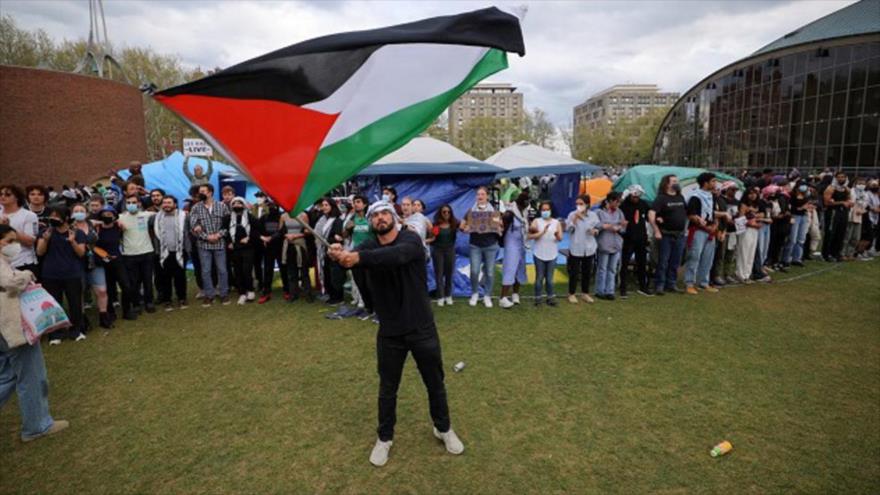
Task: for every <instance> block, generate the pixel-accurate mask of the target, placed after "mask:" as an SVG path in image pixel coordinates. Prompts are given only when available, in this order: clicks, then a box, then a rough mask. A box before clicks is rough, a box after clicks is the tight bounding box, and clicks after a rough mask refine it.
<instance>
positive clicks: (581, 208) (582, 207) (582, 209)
mask: <svg viewBox="0 0 880 495" xmlns="http://www.w3.org/2000/svg"><path fill="white" fill-rule="evenodd" d="M577 211H578V213H583V212H585V211H587V205H577Z"/></svg>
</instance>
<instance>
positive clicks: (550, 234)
mask: <svg viewBox="0 0 880 495" xmlns="http://www.w3.org/2000/svg"><path fill="white" fill-rule="evenodd" d="M548 224H549V225H550V228H549V229H547V232H544V227H546V226H547V225H548ZM535 226H536V227H537V228H538V232H544V233H543V235H541V237H538V238H537V239H535V244H534V246H532V254H534V255H535V258H538V259H539V260H541V261H553V260H555V259H556V257H557V256H558V255H559V246H558V242H559V241H557V240H556V230H557V229H558V228H559V220H557V219H555V218H551V219H550V220H544V219H543V218H536V219H535Z"/></svg>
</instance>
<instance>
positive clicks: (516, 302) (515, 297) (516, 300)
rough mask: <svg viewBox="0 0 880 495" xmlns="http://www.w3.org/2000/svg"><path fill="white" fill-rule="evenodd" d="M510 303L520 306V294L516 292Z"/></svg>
mask: <svg viewBox="0 0 880 495" xmlns="http://www.w3.org/2000/svg"><path fill="white" fill-rule="evenodd" d="M510 302H512V303H513V304H519V294H517V293H516V292H514V293H513V295H511V296H510Z"/></svg>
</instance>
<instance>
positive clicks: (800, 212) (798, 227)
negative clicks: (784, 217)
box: [782, 181, 810, 267]
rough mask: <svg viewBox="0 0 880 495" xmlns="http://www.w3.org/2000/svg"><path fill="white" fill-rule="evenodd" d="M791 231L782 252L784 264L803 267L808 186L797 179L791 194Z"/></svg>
mask: <svg viewBox="0 0 880 495" xmlns="http://www.w3.org/2000/svg"><path fill="white" fill-rule="evenodd" d="M790 206H791V232H789V235H788V243H786V245H785V250H784V251H783V253H782V262H783V264H785V265H792V266H799V267H803V266H804V262H803V256H804V243H805V242H806V241H807V230H808V228H809V225H810V216H809V214H810V211H809V206H810V188H809V187H807V183H806V182H804V181H799V182H798V183H797V184H796V185H795V187H794V190H793V191H792V194H791V201H790Z"/></svg>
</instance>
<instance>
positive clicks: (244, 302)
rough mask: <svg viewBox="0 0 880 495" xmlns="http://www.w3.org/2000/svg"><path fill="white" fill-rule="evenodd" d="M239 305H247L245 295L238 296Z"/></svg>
mask: <svg viewBox="0 0 880 495" xmlns="http://www.w3.org/2000/svg"><path fill="white" fill-rule="evenodd" d="M238 304H239V306H244V305H245V304H247V296H246V295H244V294H242V295H240V296H238Z"/></svg>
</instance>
